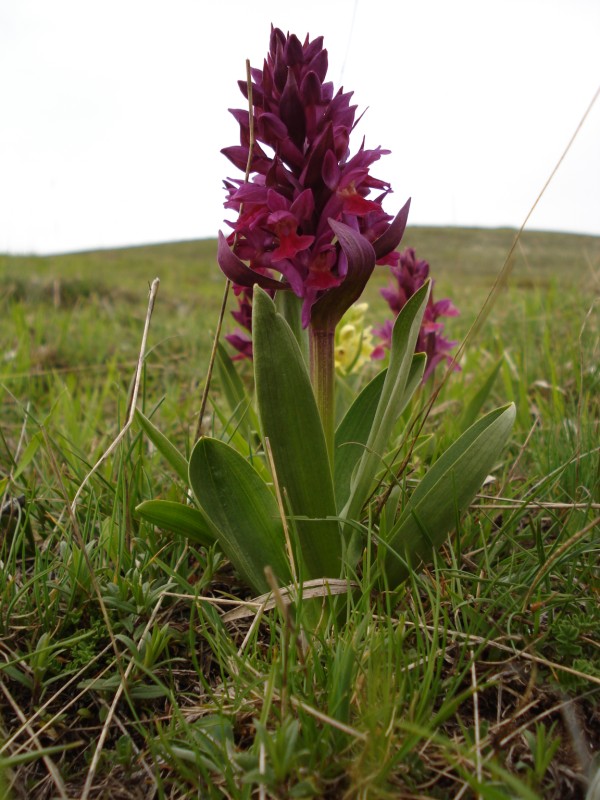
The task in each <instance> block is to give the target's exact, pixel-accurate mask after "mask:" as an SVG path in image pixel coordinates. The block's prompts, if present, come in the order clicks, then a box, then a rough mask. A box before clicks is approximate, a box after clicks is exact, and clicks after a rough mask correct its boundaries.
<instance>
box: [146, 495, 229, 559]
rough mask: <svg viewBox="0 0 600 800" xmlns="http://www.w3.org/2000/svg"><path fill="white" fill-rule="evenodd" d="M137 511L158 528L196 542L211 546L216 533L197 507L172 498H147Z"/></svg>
mask: <svg viewBox="0 0 600 800" xmlns="http://www.w3.org/2000/svg"><path fill="white" fill-rule="evenodd" d="M135 510H136V513H137V515H138V516H139V517H141V518H142V519H144V520H146V522H150V523H152V525H156V527H157V528H163V529H164V530H167V531H171V532H172V533H176V534H178V535H179V536H185V537H186V539H191V540H192V541H194V542H198V543H199V544H202V545H204V546H205V547H210V545H211V544H214V542H215V535H214V533H213V531H212V530H211V528H210V526H209V525H208V523H207V522H206V520H205V519H204V516H203V515H202V513H201V512H200V511H198V509H197V508H193V506H186V505H184V504H183V503H176V502H174V501H172V500H146V501H145V502H143V503H140V504H139V505H138V506H136V509H135Z"/></svg>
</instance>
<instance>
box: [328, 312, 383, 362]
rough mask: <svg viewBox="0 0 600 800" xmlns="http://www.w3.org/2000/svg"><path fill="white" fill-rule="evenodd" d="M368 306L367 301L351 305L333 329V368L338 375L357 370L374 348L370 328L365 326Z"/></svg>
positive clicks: (369, 356)
mask: <svg viewBox="0 0 600 800" xmlns="http://www.w3.org/2000/svg"><path fill="white" fill-rule="evenodd" d="M368 308H369V305H368V303H356V305H353V306H351V307H350V308H349V309H348V311H346V313H345V314H344V316H343V317H342V319H341V320H340V322H339V325H338V326H337V328H336V330H335V368H336V370H337V372H338V373H339V374H340V375H350V374H351V373H355V372H358V371H359V370H360V369H361V368H362V367H363V365H364V364H365V363H366V362H367V361H368V360H369V359H370V358H371V353H372V352H373V350H374V349H375V348H374V345H373V334H372V329H371V327H370V326H367V327H365V314H366V311H367V309H368Z"/></svg>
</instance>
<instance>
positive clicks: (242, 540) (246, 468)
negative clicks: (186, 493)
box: [189, 437, 290, 593]
mask: <svg viewBox="0 0 600 800" xmlns="http://www.w3.org/2000/svg"><path fill="white" fill-rule="evenodd" d="M189 480H190V485H191V487H192V489H193V491H194V494H195V495H196V498H197V500H198V502H199V504H200V507H201V508H202V510H203V512H204V514H205V515H206V517H207V519H208V520H210V522H211V524H212V525H213V526H214V529H215V535H216V538H217V539H218V541H219V544H220V545H221V547H222V548H223V552H224V553H225V555H226V556H227V557H228V558H229V560H230V561H231V562H232V564H233V565H234V567H235V568H236V569H237V570H238V572H239V573H240V575H241V576H242V578H243V579H244V580H245V581H246V582H247V583H248V584H249V585H250V586H252V588H253V589H254V590H255V591H257V592H258V593H262V592H266V591H268V590H269V586H268V584H267V581H266V579H265V574H264V568H265V567H266V566H267V565H269V566H270V567H271V569H272V570H273V572H274V573H275V575H276V576H277V577H278V579H279V580H280V581H281V582H282V583H289V580H290V567H289V563H288V560H287V558H286V552H285V539H284V533H283V525H282V522H281V518H280V516H279V510H278V508H277V502H276V500H275V497H274V496H273V494H272V493H271V491H270V490H269V488H268V486H267V485H266V483H265V482H264V481H263V480H262V478H261V477H260V476H259V475H258V473H257V472H256V470H255V469H254V468H253V467H252V466H251V465H250V464H249V463H248V462H247V461H246V460H245V459H244V458H243V457H242V456H241V455H240V454H239V453H237V452H236V451H235V450H234V449H233V448H232V447H230V446H229V445H227V444H225V443H224V442H222V441H220V440H219V439H211V438H209V437H204V438H202V439H200V441H199V442H198V443H197V444H196V446H195V447H194V449H193V451H192V455H191V458H190V470H189Z"/></svg>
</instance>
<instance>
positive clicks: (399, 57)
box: [0, 0, 600, 253]
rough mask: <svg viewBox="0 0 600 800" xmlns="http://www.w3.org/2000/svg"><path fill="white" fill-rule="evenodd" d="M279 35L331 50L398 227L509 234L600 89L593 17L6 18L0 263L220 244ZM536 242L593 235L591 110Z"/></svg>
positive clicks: (267, 13) (1, 57)
mask: <svg viewBox="0 0 600 800" xmlns="http://www.w3.org/2000/svg"><path fill="white" fill-rule="evenodd" d="M271 21H272V22H274V24H275V25H277V26H278V27H280V28H282V29H283V30H284V32H285V31H287V30H290V31H291V32H294V33H296V34H297V35H298V36H299V37H300V38H301V39H303V38H304V35H305V34H306V33H307V32H308V33H310V35H311V38H313V37H315V36H317V35H324V36H325V46H326V47H327V49H328V51H329V64H330V68H329V78H330V79H331V80H333V81H334V83H335V84H336V86H339V84H340V78H342V83H343V85H344V87H345V88H346V90H354V92H355V95H354V100H355V101H356V102H357V103H358V105H359V108H360V109H362V108H364V107H365V106H369V110H368V112H367V114H366V115H365V117H364V118H363V120H362V122H361V123H360V125H359V128H358V129H357V131H355V136H356V139H355V140H354V147H353V148H352V149H353V151H355V150H356V149H357V147H358V145H359V144H360V138H361V136H362V135H363V134H364V135H365V136H366V144H367V146H370V147H374V146H376V145H379V144H380V145H382V146H383V147H386V148H389V149H391V150H392V155H390V156H386V157H385V158H383V159H382V160H381V161H380V162H379V163H378V164H376V165H375V168H374V170H373V172H374V174H375V175H377V176H379V177H382V178H384V179H386V180H389V181H390V182H391V183H392V186H393V187H394V189H395V194H394V195H393V196H390V197H389V198H388V199H387V201H386V209H387V210H388V211H390V212H391V213H395V212H396V211H397V210H398V209H399V207H400V205H401V204H403V203H404V201H405V199H406V198H407V197H409V196H412V198H413V201H412V207H411V216H410V219H409V224H410V223H412V224H421V225H445V224H453V225H454V224H455V225H475V226H490V227H497V226H505V225H506V226H513V227H518V226H519V225H520V224H521V223H522V221H523V219H524V217H525V215H526V214H527V212H528V210H529V208H530V206H531V205H532V203H533V201H534V200H535V198H536V196H537V194H538V192H539V191H540V189H541V188H542V186H543V184H544V182H545V180H546V179H547V177H548V176H549V174H550V172H551V170H552V168H553V167H554V165H555V163H556V161H557V160H558V158H559V156H560V154H561V152H562V150H563V149H564V147H565V145H566V144H567V142H568V140H569V138H570V136H571V135H572V133H573V132H574V130H575V128H576V126H577V124H578V122H579V120H580V118H581V116H582V115H583V113H584V111H585V109H586V108H587V106H588V104H589V102H590V100H591V99H592V97H593V95H594V93H595V91H596V89H597V88H598V86H599V85H600V45H599V42H600V2H598V0H539V2H538V0H502V1H499V0H472V1H469V0H302V2H297V1H296V2H293V3H292V2H287V0H220V2H219V0H211V1H210V2H207V0H160V1H159V0H102V1H101V2H100V1H99V0H0V252H13V253H19V252H37V253H48V252H61V251H69V250H78V249H90V248H96V247H107V246H116V245H129V244H142V243H147V242H160V241H170V240H179V239H195V238H203V237H213V236H215V235H216V233H217V230H218V229H219V227H222V220H223V218H224V216H225V212H224V210H223V208H222V202H223V191H222V179H223V178H224V177H240V176H239V175H238V173H237V171H236V170H235V168H234V167H233V166H232V165H231V164H229V162H228V161H227V160H226V159H225V158H224V157H223V156H221V155H220V153H219V150H220V149H221V148H222V147H225V146H227V145H230V144H237V143H238V131H237V126H236V123H235V121H234V119H233V117H231V116H230V115H229V114H228V113H227V108H228V107H236V108H237V107H243V106H244V102H245V101H244V99H243V98H242V95H241V94H240V92H239V90H238V87H237V80H238V78H243V77H244V75H245V59H246V58H250V60H251V62H252V64H253V65H254V66H261V65H262V61H263V58H264V55H265V54H266V51H267V47H268V41H269V29H270V23H271ZM528 227H529V228H538V229H540V228H541V229H556V230H566V231H576V232H587V233H596V234H600V101H598V102H597V103H596V105H595V106H594V108H593V110H592V112H591V114H590V116H589V118H588V120H587V123H586V125H585V126H584V128H583V129H582V131H581V133H580V136H579V137H578V139H577V141H576V142H575V144H574V146H573V149H572V150H571V152H570V153H569V155H568V156H567V158H566V160H565V162H564V163H563V165H562V167H561V169H560V171H559V173H558V174H557V176H556V178H555V180H554V182H553V183H552V184H551V186H550V188H549V190H548V192H547V194H546V195H545V197H544V198H543V199H542V201H541V203H540V206H539V207H538V209H537V210H536V211H535V213H534V216H533V217H532V219H531V221H530V223H529V226H528Z"/></svg>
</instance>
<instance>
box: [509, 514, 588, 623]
mask: <svg viewBox="0 0 600 800" xmlns="http://www.w3.org/2000/svg"><path fill="white" fill-rule="evenodd" d="M598 525H600V517H596V518H595V519H593V520H592V521H591V522H589V523H588V524H587V525H585V526H584V527H583V528H582V529H581V530H579V531H577V533H574V534H573V536H570V537H569V538H568V539H567V541H566V542H563V544H561V546H560V547H557V548H556V550H555V551H554V552H553V553H552V555H550V556H549V557H548V559H547V560H546V561H545V562H544V563H543V564H542V566H541V567H540V569H539V571H538V573H537V575H536V576H535V578H534V580H533V583H532V584H531V586H530V587H529V589H528V591H527V594H526V595H525V599H524V600H523V609H524V610H525V609H526V608H527V606H528V605H529V601H530V600H531V595H532V594H533V592H534V591H535V589H536V586H537V585H538V584H539V582H540V581H541V580H542V578H543V577H544V575H547V574H548V572H549V571H550V570H551V569H552V567H553V566H554V564H555V563H556V562H557V561H558V560H559V559H560V558H561V556H562V555H563V553H565V552H566V551H567V550H568V549H569V547H571V546H572V545H574V544H575V543H576V542H578V541H579V540H580V539H583V538H584V537H585V535H586V534H588V533H589V532H590V531H591V530H594V528H597V527H598Z"/></svg>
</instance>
